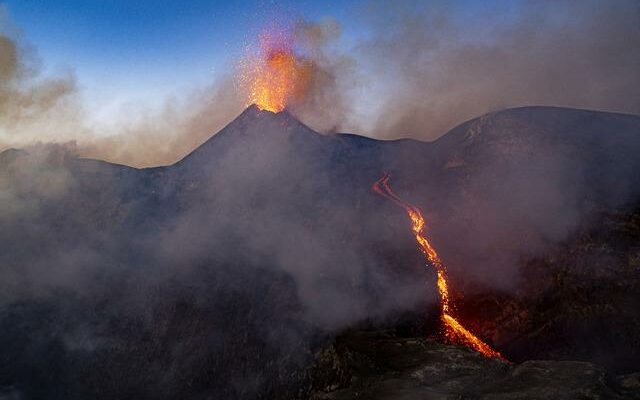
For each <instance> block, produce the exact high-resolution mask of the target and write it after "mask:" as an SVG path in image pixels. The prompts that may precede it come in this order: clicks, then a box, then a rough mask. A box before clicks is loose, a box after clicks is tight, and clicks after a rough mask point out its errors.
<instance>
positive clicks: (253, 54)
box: [239, 29, 313, 112]
mask: <svg viewBox="0 0 640 400" xmlns="http://www.w3.org/2000/svg"><path fill="white" fill-rule="evenodd" d="M239 70H240V71H239V84H240V86H241V89H242V90H243V92H245V93H246V97H247V104H246V105H251V104H255V105H257V106H258V108H259V109H261V110H266V111H271V112H280V111H282V110H284V109H285V108H286V107H287V105H288V104H289V103H291V102H293V101H296V100H300V99H301V97H302V96H303V95H304V92H305V90H306V88H307V86H308V84H309V81H310V77H311V74H312V70H313V68H312V63H311V61H309V60H307V59H305V58H304V57H301V56H299V55H297V54H296V52H295V50H294V40H293V36H292V34H291V33H290V32H289V31H286V30H281V29H280V30H279V29H268V30H266V31H264V32H263V33H262V34H260V35H259V45H258V47H257V48H254V49H251V48H249V49H248V50H247V54H246V55H245V57H244V58H243V59H242V60H241V62H240V68H239Z"/></svg>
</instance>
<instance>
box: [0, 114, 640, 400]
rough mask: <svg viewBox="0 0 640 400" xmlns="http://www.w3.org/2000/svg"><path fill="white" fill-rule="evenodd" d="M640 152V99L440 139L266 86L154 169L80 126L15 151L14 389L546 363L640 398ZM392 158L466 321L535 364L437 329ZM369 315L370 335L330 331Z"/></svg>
mask: <svg viewBox="0 0 640 400" xmlns="http://www.w3.org/2000/svg"><path fill="white" fill-rule="evenodd" d="M637 154H640V117H636V116H631V115H621V114H611V113H601V112H592V111H585V110H571V109H560V108H549V107H527V108H520V109H512V110H505V111H500V112H496V113H492V114H488V115H486V116H483V117H481V118H478V119H475V120H472V121H469V122H466V123H464V124H462V125H460V126H459V127H457V128H455V129H453V130H452V131H451V132H449V133H447V134H445V135H444V136H443V137H442V138H440V139H439V140H437V141H435V142H433V143H423V142H417V141H412V140H399V141H391V142H384V141H377V140H373V139H368V138H363V137H359V136H355V135H342V134H336V135H320V134H318V133H316V132H314V131H313V130H311V129H310V128H308V127H306V126H305V125H304V124H302V123H301V122H299V121H298V120H296V119H295V118H294V117H293V116H292V115H290V114H289V113H287V112H282V113H278V114H273V113H269V112H261V111H259V110H258V109H257V108H255V107H250V108H248V109H247V110H246V111H245V112H244V113H243V114H242V115H240V116H239V117H238V118H237V119H235V120H234V121H232V122H231V123H230V124H229V125H228V126H227V127H226V128H224V129H223V130H222V131H220V132H218V133H217V134H215V135H213V136H212V137H211V138H210V139H209V140H208V141H207V142H205V143H203V144H202V146H200V147H199V148H197V149H195V150H194V151H193V152H192V153H191V154H190V155H188V156H187V157H185V158H184V159H182V160H180V161H178V162H177V163H175V164H174V165H171V166H166V167H158V168H147V169H136V168H131V167H127V166H122V165H114V164H110V163H106V162H103V161H98V160H87V159H82V158H79V157H77V156H76V155H75V154H74V153H73V152H72V151H70V150H69V149H68V148H66V147H65V146H63V145H42V146H36V147H33V148H28V149H24V150H8V151H5V152H3V153H0V243H2V251H1V252H0V361H1V362H0V398H7V399H14V398H18V399H46V400H54V399H65V400H67V399H87V398H95V399H100V398H104V399H114V398H116V399H164V398H166V399H175V398H189V399H255V398H270V399H271V398H272V399H280V398H282V399H293V398H308V397H309V396H310V395H311V393H312V392H317V393H316V394H315V395H314V396H316V397H317V396H321V397H320V398H322V396H325V397H326V396H329V398H332V397H331V396H334V397H333V398H344V397H339V396H348V395H349V394H351V395H353V396H355V393H362V394H361V395H359V396H360V397H361V398H370V397H367V396H373V394H371V393H374V394H375V395H379V396H383V395H388V394H389V393H390V392H389V390H390V388H391V387H392V386H394V385H396V392H395V393H396V394H398V396H400V394H399V393H400V392H401V391H402V390H403V388H405V389H406V390H407V392H406V393H407V396H409V393H411V391H412V390H414V389H415V390H418V391H420V390H423V392H422V393H423V394H424V393H426V392H425V391H427V390H432V393H433V395H434V396H436V398H438V397H437V396H444V398H447V397H446V396H454V397H453V398H459V397H460V396H470V397H471V398H473V396H472V394H473V393H474V390H476V392H477V393H478V396H480V395H486V396H489V395H495V396H498V393H502V395H505V393H511V392H509V391H508V390H507V389H508V388H509V387H513V388H514V389H513V390H512V393H516V394H514V396H516V397H514V398H548V396H547V395H546V394H544V395H543V394H540V393H541V392H536V391H537V390H538V389H539V388H540V387H541V386H544V384H545V382H546V384H547V385H549V386H550V387H554V388H556V387H557V390H558V392H554V393H556V394H557V395H553V396H551V397H552V398H553V397H554V396H555V397H556V398H562V396H565V397H566V398H571V396H574V395H575V396H574V397H578V398H580V395H579V393H583V392H580V391H581V390H583V391H585V392H584V393H586V394H585V396H586V395H589V396H591V395H600V396H601V398H606V397H607V396H613V398H615V396H618V397H620V396H623V397H624V396H628V395H629V393H631V392H633V390H631V389H629V388H633V387H634V386H633V385H635V383H634V382H636V381H635V380H634V379H636V376H635V375H629V374H633V373H636V372H637V368H635V366H636V365H638V362H639V361H640V353H639V352H638V348H639V346H638V339H637V338H638V337H640V335H639V333H640V328H639V325H638V315H639V314H638V310H640V307H638V306H637V304H638V262H637V260H638V254H637V253H638V240H639V239H638V222H637V221H638V217H637V204H638V200H640V199H639V198H638V194H639V193H640V184H639V181H638V175H637V171H640V159H639V158H638V157H637ZM383 172H390V173H391V174H392V185H393V187H394V190H395V191H396V193H398V194H399V195H400V196H401V197H403V198H406V199H407V200H408V201H411V202H412V203H414V204H416V205H417V206H419V207H420V208H421V209H422V210H423V211H424V213H425V217H426V218H427V221H428V233H429V235H430V236H431V237H432V239H433V242H434V245H435V246H436V248H437V249H438V250H439V252H440V253H441V256H442V258H443V260H445V262H446V263H447V266H448V271H449V274H450V276H451V281H452V282H451V287H452V292H453V294H454V295H455V298H454V302H455V304H456V305H457V307H458V309H457V314H458V315H459V316H460V319H461V320H462V321H463V322H464V323H465V326H468V327H469V328H470V329H471V330H472V331H473V332H475V333H477V334H478V335H479V336H480V337H482V338H483V339H486V340H487V341H488V342H490V343H491V344H492V345H495V346H496V348H497V349H498V350H500V351H502V352H503V353H504V354H505V355H506V356H507V357H509V358H510V359H512V360H513V361H514V362H515V363H516V364H514V365H513V366H509V365H504V364H501V363H499V362H493V361H488V360H485V359H481V358H478V356H476V355H474V354H472V353H470V352H468V351H467V350H465V349H459V348H454V347H448V346H444V345H442V344H438V342H437V341H432V340H427V339H424V338H425V337H428V336H430V335H433V334H435V333H437V331H438V326H437V321H438V316H437V314H436V313H434V312H433V311H434V310H437V307H434V305H435V303H436V302H437V300H438V299H437V293H436V291H435V290H433V289H434V288H435V277H434V276H433V274H432V272H431V270H430V269H429V268H425V265H424V261H423V259H422V258H421V256H420V254H419V252H418V251H417V250H416V246H415V242H414V238H413V237H412V234H411V231H410V229H409V226H408V223H407V220H406V216H405V215H404V214H403V212H402V210H399V209H397V207H395V206H394V205H393V204H389V203H388V202H386V201H385V200H384V199H381V198H379V197H378V196H375V195H374V194H372V193H371V184H372V183H373V182H375V181H376V180H377V179H378V178H379V177H380V176H381V175H382V173H383ZM356 326H367V327H369V331H370V332H372V333H367V334H365V333H350V334H343V335H342V336H340V338H339V339H337V341H336V342H335V344H334V345H333V347H331V343H333V341H334V338H335V337H336V335H339V334H341V333H343V332H355V331H354V329H355V328H354V327H356ZM389 329H391V330H392V331H393V332H402V335H400V334H397V335H396V334H394V335H389V334H388V333H385V332H386V331H387V330H389ZM322 349H325V350H324V351H323V350H322ZM377 349H386V350H385V351H384V352H382V353H381V358H376V357H375V355H376V354H374V353H375V352H376V351H377ZM389 349H399V350H402V349H406V350H407V351H404V350H402V351H399V352H398V353H397V354H396V353H393V352H388V351H387V350H389ZM318 354H321V355H323V356H321V357H320V362H319V364H316V367H315V368H311V369H309V368H310V365H312V364H313V363H314V360H316V361H317V358H315V356H317V355H318ZM385 354H386V355H385ZM352 355H353V358H352V357H351V356H352ZM327 357H328V358H327ZM412 357H417V358H416V359H415V360H414V361H412V360H413V358H412ZM456 357H459V358H456ZM451 358H454V359H457V360H460V362H459V363H454V362H451V363H450V364H449V365H445V364H447V361H446V360H448V359H451ZM369 359H371V360H369ZM540 359H543V360H547V361H535V362H534V361H527V360H540ZM327 360H329V361H330V362H328V363H327ZM331 360H333V361H331ZM362 360H369V361H366V362H365V361H362ZM551 360H553V361H551ZM566 360H572V361H570V362H569V361H566ZM354 363H355V364H354ZM536 363H537V364H536ZM594 365H600V366H601V367H595V366H594ZM430 368H431V369H433V368H436V369H437V371H435V372H433V371H432V373H430V374H427V371H430V370H429V369H430ZM603 368H604V369H603ZM459 369H462V370H465V371H466V372H464V373H461V375H459V376H458V375H455V374H456V372H455V371H457V370H459ZM420 371H422V372H420ZM452 371H453V372H452ZM580 371H582V372H580ZM604 371H606V372H604ZM583 372H584V374H585V376H587V377H588V378H585V379H584V382H583V383H584V385H583V386H579V385H578V380H579V379H578V378H577V376H578V375H580V374H582V373H583ZM467 373H468V374H469V375H468V377H467V378H465V377H464V376H466V375H465V374H467ZM421 374H422V375H421ZM576 374H578V375H576ZM625 374H626V375H625ZM454 375H455V376H454ZM623 375H624V377H622V376H623ZM438 376H440V378H437V379H436V377H438ZM480 376H481V377H482V378H483V380H487V381H488V382H480ZM359 377H360V378H359ZM458 377H460V378H459V379H458ZM431 378H433V379H434V380H430V379H431ZM484 378H487V379H484ZM488 378H491V379H488ZM564 380H566V382H567V385H568V384H569V383H571V382H575V385H574V384H573V383H571V385H569V386H567V387H565V388H564V389H563V388H562V387H560V386H561V385H560V384H559V383H558V382H560V381H564ZM394 382H395V383H394ZM447 382H449V383H447ZM474 382H479V383H474ZM447 385H449V386H447ZM518 385H520V386H518ZM428 388H431V389H428ZM498 389H504V390H503V391H502V392H499V391H498ZM526 390H531V391H530V392H526ZM554 390H555V389H554ZM562 390H564V392H562ZM367 393H369V394H367ZM517 393H528V394H522V395H521V396H520V395H518V394H517ZM536 393H538V394H536ZM336 396H337V397H336ZM455 396H458V397H455ZM517 396H520V397H517ZM527 396H528V397H527ZM567 396H568V397H567ZM396 398H398V397H396ZM407 398H410V397H407ZM587 398H588V397H587Z"/></svg>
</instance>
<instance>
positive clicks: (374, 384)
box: [309, 331, 640, 400]
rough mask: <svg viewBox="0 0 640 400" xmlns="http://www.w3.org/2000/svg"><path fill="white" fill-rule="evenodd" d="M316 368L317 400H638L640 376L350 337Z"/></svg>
mask: <svg viewBox="0 0 640 400" xmlns="http://www.w3.org/2000/svg"><path fill="white" fill-rule="evenodd" d="M315 368H316V370H315V373H316V374H317V375H316V385H317V388H316V389H315V390H314V391H313V393H312V394H311V395H310V397H309V399H313V400H348V399H370V400H383V399H384V400H386V399H389V400H391V399H393V400H413V399H415V400H427V399H469V400H471V399H496V400H498V399H504V400H511V399H558V400H561V399H567V400H574V399H637V398H640V373H632V374H626V375H617V376H616V375H612V374H610V373H607V372H606V371H605V369H603V368H602V367H599V366H597V365H595V364H592V363H589V362H584V361H549V360H530V361H525V362H522V363H516V364H507V363H505V362H502V361H500V360H497V359H488V358H485V357H483V356H481V355H479V354H478V353H475V352H473V351H470V350H469V349H467V348H461V347H457V346H448V345H445V344H442V343H441V342H438V341H436V340H433V339H427V338H423V337H400V336H397V335H396V334H395V333H394V332H389V331H352V332H349V333H346V334H344V335H342V336H340V337H338V338H337V339H336V342H335V344H333V345H332V346H330V347H328V348H326V349H324V350H323V351H322V352H321V353H320V355H319V361H318V364H317V366H316V367H315ZM326 371H332V372H333V373H334V375H331V374H327V372H326ZM323 378H324V380H323Z"/></svg>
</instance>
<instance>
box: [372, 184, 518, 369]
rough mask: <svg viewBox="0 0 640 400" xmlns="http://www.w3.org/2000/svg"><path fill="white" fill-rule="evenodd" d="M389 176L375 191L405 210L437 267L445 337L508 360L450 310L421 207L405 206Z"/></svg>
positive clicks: (444, 279) (444, 274)
mask: <svg viewBox="0 0 640 400" xmlns="http://www.w3.org/2000/svg"><path fill="white" fill-rule="evenodd" d="M389 178H390V175H389V174H385V175H384V176H383V177H382V178H381V179H380V180H379V181H377V182H376V183H374V184H373V188H372V189H373V191H374V192H375V193H377V194H379V195H381V196H383V197H385V198H387V199H389V200H391V201H393V202H394V203H396V204H397V205H398V206H400V207H402V208H404V209H405V211H406V212H407V214H408V215H409V218H410V219H411V223H412V227H413V234H414V235H415V237H416V241H417V242H418V245H419V246H420V250H421V251H422V253H423V254H424V255H425V257H426V258H427V260H428V261H429V263H431V265H432V266H433V267H434V268H435V270H436V273H437V275H438V292H439V293H440V311H441V319H442V323H443V326H444V329H445V336H446V337H447V339H448V340H449V341H450V342H452V343H458V344H462V345H464V346H467V347H470V348H472V349H474V350H476V351H477V352H479V353H481V354H483V355H485V356H487V357H496V358H499V359H501V360H504V361H506V359H505V358H504V357H502V355H501V354H500V353H499V352H497V351H496V350H494V349H492V348H491V346H489V345H488V344H486V343H485V342H483V341H482V340H480V339H479V338H478V337H476V336H475V335H474V334H473V333H471V332H469V331H468V330H467V329H466V328H465V327H464V326H462V324H460V322H458V320H456V319H455V318H454V317H453V316H452V315H451V307H450V304H449V301H450V300H449V287H448V285H447V270H446V267H445V265H444V264H443V263H442V260H440V257H439V256H438V253H437V252H436V250H435V249H434V248H433V246H432V245H431V243H430V242H429V239H428V238H427V236H426V234H425V232H424V226H425V220H424V217H423V216H422V213H421V212H420V209H418V207H416V206H414V205H412V204H409V203H406V202H405V201H403V200H402V199H400V198H399V197H398V196H396V194H395V193H393V191H392V190H391V188H390V187H389Z"/></svg>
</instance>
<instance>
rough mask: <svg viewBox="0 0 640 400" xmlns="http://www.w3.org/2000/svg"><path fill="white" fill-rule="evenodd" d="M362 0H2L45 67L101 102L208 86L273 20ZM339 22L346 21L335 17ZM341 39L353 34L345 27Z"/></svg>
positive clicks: (342, 8)
mask: <svg viewBox="0 0 640 400" xmlns="http://www.w3.org/2000/svg"><path fill="white" fill-rule="evenodd" d="M360 3H361V2H360V1H350V2H344V1H339V0H329V1H293V0H290V1H274V0H272V1H269V0H251V1H234V2H224V1H216V0H190V1H185V2H183V1H175V0H171V1H170V0H5V1H0V4H4V5H5V7H6V9H7V10H8V12H9V16H10V20H11V22H12V23H13V24H14V25H15V26H16V27H17V28H18V29H19V30H20V31H21V32H22V34H23V36H24V39H25V41H26V42H27V43H29V44H31V45H32V46H33V47H35V49H36V50H37V53H38V55H39V58H40V59H41V60H42V63H43V65H45V66H46V67H47V68H49V69H53V70H56V69H69V68H70V69H71V70H73V71H74V72H75V74H76V76H77V77H78V81H79V83H80V86H81V88H82V89H83V91H84V92H86V93H87V94H88V95H89V97H93V100H96V99H97V98H99V99H100V101H102V102H107V103H108V102H109V101H114V100H119V101H128V100H130V101H143V102H144V101H152V99H160V98H162V97H163V96H166V95H170V94H172V93H179V92H182V91H184V90H187V89H188V88H189V87H193V86H196V85H201V84H207V83H211V82H212V81H213V79H214V78H215V76H216V74H219V73H220V72H224V71H228V70H229V69H230V68H233V63H234V61H235V60H236V59H237V58H238V57H239V56H240V55H241V54H242V51H243V48H244V46H245V45H246V44H247V43H248V42H250V41H251V39H252V38H253V37H255V33H256V32H258V31H259V30H260V29H261V28H262V27H263V26H264V25H265V24H268V23H269V22H270V21H271V20H273V19H274V18H279V19H296V18H306V19H310V20H318V19H322V18H325V17H331V18H335V19H337V20H338V21H341V20H342V19H344V18H346V16H347V15H348V14H349V13H351V12H352V11H353V9H354V8H355V7H358V5H359V4H360ZM341 22H344V21H341ZM344 25H345V26H346V27H347V28H346V29H345V35H344V37H343V39H344V40H345V41H346V42H348V41H349V35H351V34H353V32H357V28H356V27H354V26H352V25H351V24H344Z"/></svg>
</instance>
